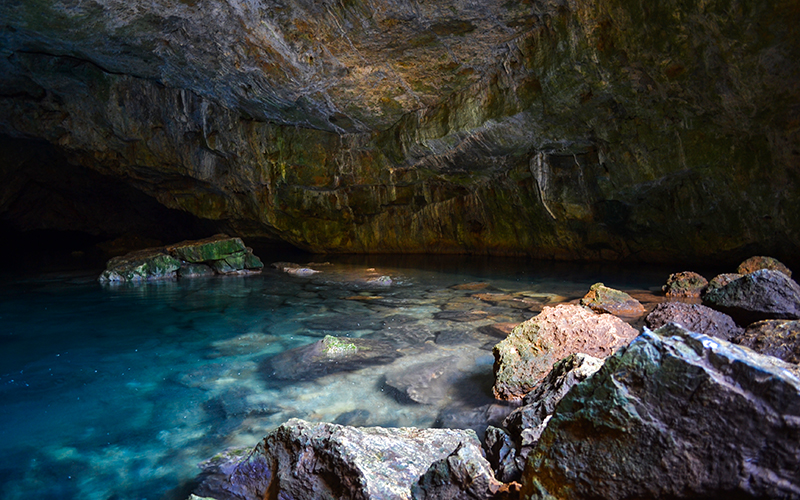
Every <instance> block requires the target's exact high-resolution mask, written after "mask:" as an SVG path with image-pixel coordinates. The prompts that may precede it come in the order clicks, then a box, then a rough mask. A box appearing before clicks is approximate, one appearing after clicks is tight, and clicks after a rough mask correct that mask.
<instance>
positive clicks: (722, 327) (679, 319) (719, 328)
mask: <svg viewBox="0 0 800 500" xmlns="http://www.w3.org/2000/svg"><path fill="white" fill-rule="evenodd" d="M668 323H678V324H680V325H681V326H683V327H684V328H686V329H687V330H690V331H692V332H695V333H702V334H704V335H711V336H713V337H718V338H721V339H724V340H731V338H732V337H735V336H737V335H740V334H742V333H744V330H743V329H742V327H740V326H739V325H737V324H736V323H735V322H734V321H733V318H731V317H730V316H728V315H727V314H725V313H721V312H719V311H716V310H714V309H711V308H710V307H706V306H704V305H701V304H686V303H684V302H663V303H661V304H659V305H657V306H656V307H655V309H653V311H652V312H651V313H650V314H648V315H647V317H646V318H645V324H646V325H647V327H648V328H651V329H656V328H661V327H662V326H664V325H666V324H668Z"/></svg>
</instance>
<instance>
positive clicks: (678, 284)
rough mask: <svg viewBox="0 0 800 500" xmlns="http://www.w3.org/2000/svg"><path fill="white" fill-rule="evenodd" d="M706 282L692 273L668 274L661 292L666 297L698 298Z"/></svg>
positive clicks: (706, 284)
mask: <svg viewBox="0 0 800 500" xmlns="http://www.w3.org/2000/svg"><path fill="white" fill-rule="evenodd" d="M707 286H708V280H707V279H705V278H704V277H702V276H700V275H699V274H697V273H695V272H692V271H684V272H681V273H673V274H670V275H669V277H668V278H667V282H666V283H665V284H664V286H663V287H661V290H662V291H663V292H664V294H665V295H666V296H667V297H677V298H699V297H700V294H702V293H703V291H704V290H705V289H706V287H707Z"/></svg>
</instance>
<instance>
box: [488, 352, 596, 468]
mask: <svg viewBox="0 0 800 500" xmlns="http://www.w3.org/2000/svg"><path fill="white" fill-rule="evenodd" d="M601 366H603V361H602V360H600V359H598V358H595V357H592V356H588V355H586V354H583V353H578V354H571V355H569V356H567V357H566V358H564V359H562V360H561V361H559V362H558V363H556V364H555V365H554V366H553V369H552V370H551V371H550V373H548V374H547V376H546V377H545V378H544V379H543V380H542V381H541V382H540V383H539V385H537V386H536V388H535V389H534V390H532V391H531V392H529V393H528V394H527V395H526V396H525V397H524V398H523V400H522V406H520V407H519V408H517V409H516V410H514V411H512V412H511V414H509V415H508V416H507V417H506V419H505V420H504V421H503V427H504V428H505V430H503V429H498V428H494V429H492V431H491V432H490V431H488V430H487V439H486V445H487V446H486V448H487V458H488V459H489V461H490V462H491V464H492V467H493V468H494V471H495V473H496V475H497V477H498V478H499V479H500V480H502V481H503V482H506V483H507V482H510V481H519V479H520V477H521V475H522V470H523V468H524V467H525V460H526V458H527V456H528V453H529V452H530V450H531V449H532V448H533V447H534V446H535V445H536V443H537V442H538V441H539V436H540V435H541V434H542V431H544V429H545V427H547V422H548V421H549V420H550V416H551V415H552V414H553V411H554V410H555V407H556V405H557V404H558V402H559V401H561V398H563V397H564V395H565V394H566V393H567V392H568V391H569V390H570V388H572V386H573V385H575V384H577V383H579V382H582V381H583V380H586V379H587V378H589V377H590V376H592V375H593V374H594V373H595V372H596V371H597V370H599V369H600V367H601ZM502 434H505V435H506V436H507V437H508V439H506V438H505V437H504V436H503V435H502Z"/></svg>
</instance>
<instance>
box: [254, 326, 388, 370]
mask: <svg viewBox="0 0 800 500" xmlns="http://www.w3.org/2000/svg"><path fill="white" fill-rule="evenodd" d="M400 355H401V354H400V353H399V352H398V351H397V349H396V348H395V346H394V345H393V344H391V343H389V342H383V341H380V340H371V339H361V338H352V339H351V338H346V337H334V336H332V335H326V336H325V338H323V339H321V340H318V341H317V342H314V343H313V344H309V345H305V346H302V347H296V348H294V349H289V350H288V351H284V352H282V353H280V354H278V355H276V356H274V357H272V358H271V359H270V360H269V362H268V367H267V372H268V373H269V374H270V376H272V377H275V378H278V379H282V380H308V379H313V378H317V377H322V376H324V375H328V374H330V373H337V372H342V371H352V370H358V369H359V368H364V367H365V366H370V365H379V364H387V363H391V362H392V361H394V360H395V359H397V358H399V357H400Z"/></svg>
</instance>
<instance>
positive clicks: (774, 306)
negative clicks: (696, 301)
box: [703, 269, 800, 325]
mask: <svg viewBox="0 0 800 500" xmlns="http://www.w3.org/2000/svg"><path fill="white" fill-rule="evenodd" d="M734 276H739V277H738V278H735V279H733V280H732V281H730V282H728V283H727V284H725V285H723V286H714V287H712V285H711V284H709V287H708V289H707V290H706V293H705V294H704V295H703V302H704V303H705V304H707V305H708V306H710V307H713V308H715V309H718V310H720V311H723V312H725V313H727V314H730V315H731V316H732V317H733V319H734V320H736V321H737V322H738V323H739V324H741V325H747V324H749V323H752V322H754V321H759V320H762V319H800V285H798V284H797V283H796V282H795V281H794V280H793V279H791V278H789V277H788V276H786V275H785V274H784V273H782V272H780V271H773V270H771V269H761V270H758V271H755V272H752V273H750V274H746V275H744V276H741V275H734ZM713 282H714V280H712V283H713Z"/></svg>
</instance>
